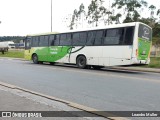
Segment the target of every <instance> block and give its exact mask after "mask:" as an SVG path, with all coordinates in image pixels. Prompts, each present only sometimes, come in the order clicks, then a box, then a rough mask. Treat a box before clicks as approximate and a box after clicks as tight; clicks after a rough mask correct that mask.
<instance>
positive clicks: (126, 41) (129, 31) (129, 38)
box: [124, 27, 134, 45]
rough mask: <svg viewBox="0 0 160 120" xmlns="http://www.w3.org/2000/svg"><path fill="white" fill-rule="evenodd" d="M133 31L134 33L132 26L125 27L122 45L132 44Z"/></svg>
mask: <svg viewBox="0 0 160 120" xmlns="http://www.w3.org/2000/svg"><path fill="white" fill-rule="evenodd" d="M133 33H134V27H127V28H126V32H125V39H124V45H132V44H133Z"/></svg>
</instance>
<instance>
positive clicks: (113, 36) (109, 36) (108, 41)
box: [104, 28, 123, 45]
mask: <svg viewBox="0 0 160 120" xmlns="http://www.w3.org/2000/svg"><path fill="white" fill-rule="evenodd" d="M122 40H123V29H122V28H117V29H108V30H106V36H105V38H104V45H119V44H120V42H121V41H122Z"/></svg>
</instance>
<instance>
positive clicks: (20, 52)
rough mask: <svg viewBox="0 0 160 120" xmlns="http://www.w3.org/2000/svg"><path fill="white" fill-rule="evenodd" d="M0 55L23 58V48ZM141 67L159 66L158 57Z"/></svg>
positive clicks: (159, 60) (152, 58) (159, 58)
mask: <svg viewBox="0 0 160 120" xmlns="http://www.w3.org/2000/svg"><path fill="white" fill-rule="evenodd" d="M0 57H12V58H24V50H9V51H8V52H5V53H4V54H2V53H1V52H0ZM143 67H149V68H160V57H151V62H150V64H149V65H145V66H143Z"/></svg>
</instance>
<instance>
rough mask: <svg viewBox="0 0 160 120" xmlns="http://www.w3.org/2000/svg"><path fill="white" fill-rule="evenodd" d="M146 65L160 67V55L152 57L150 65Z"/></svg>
mask: <svg viewBox="0 0 160 120" xmlns="http://www.w3.org/2000/svg"><path fill="white" fill-rule="evenodd" d="M145 67H149V68H160V57H151V62H150V64H149V65H146V66H145Z"/></svg>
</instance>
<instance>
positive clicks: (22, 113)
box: [0, 111, 160, 117]
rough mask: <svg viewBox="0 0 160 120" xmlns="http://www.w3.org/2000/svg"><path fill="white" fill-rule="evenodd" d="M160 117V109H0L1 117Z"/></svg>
mask: <svg viewBox="0 0 160 120" xmlns="http://www.w3.org/2000/svg"><path fill="white" fill-rule="evenodd" d="M100 116H101V117H160V111H87V112H86V111H0V117H100Z"/></svg>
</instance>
